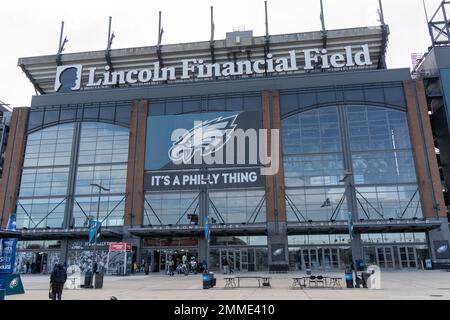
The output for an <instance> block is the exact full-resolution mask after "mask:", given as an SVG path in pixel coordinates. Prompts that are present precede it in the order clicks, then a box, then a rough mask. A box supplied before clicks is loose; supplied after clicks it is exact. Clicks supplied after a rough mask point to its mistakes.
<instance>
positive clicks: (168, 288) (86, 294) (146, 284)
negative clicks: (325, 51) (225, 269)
mask: <svg viewBox="0 0 450 320" xmlns="http://www.w3.org/2000/svg"><path fill="white" fill-rule="evenodd" d="M242 275H249V276H257V275H266V274H261V273H246V274H242ZM323 275H324V276H334V277H342V278H344V275H343V272H341V273H323ZM234 276H236V275H234ZM270 276H271V277H272V281H271V283H272V288H258V287H257V281H256V280H255V279H248V280H244V281H242V282H241V285H243V286H245V287H244V288H232V289H229V288H227V289H225V288H224V286H225V280H224V279H223V278H224V275H222V274H216V278H217V286H216V287H215V288H213V289H209V290H204V289H202V281H201V275H200V274H198V275H189V276H184V275H175V276H173V277H169V276H167V275H163V274H153V275H148V276H145V275H139V274H138V275H132V276H128V277H111V276H108V277H105V279H104V286H103V289H79V290H68V289H64V292H63V300H109V299H110V298H111V296H115V297H116V298H117V299H119V300H159V299H162V300H215V299H220V300H330V299H332V300H424V299H438V300H442V299H443V300H450V272H445V271H384V272H382V275H381V286H382V289H381V290H368V289H347V288H345V282H344V279H343V287H344V288H343V289H324V288H306V289H291V288H290V286H291V284H292V277H297V276H301V277H303V276H306V275H305V274H304V273H289V274H272V275H270ZM22 280H23V282H24V286H25V290H26V293H25V294H24V295H18V296H7V297H6V299H7V300H47V299H48V288H49V276H43V275H24V276H22Z"/></svg>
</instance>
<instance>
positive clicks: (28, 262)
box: [25, 261, 30, 273]
mask: <svg viewBox="0 0 450 320" xmlns="http://www.w3.org/2000/svg"><path fill="white" fill-rule="evenodd" d="M26 266H27V270H26V271H25V273H28V270H29V269H30V261H27V263H26Z"/></svg>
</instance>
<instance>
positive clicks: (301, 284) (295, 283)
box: [291, 277, 309, 289]
mask: <svg viewBox="0 0 450 320" xmlns="http://www.w3.org/2000/svg"><path fill="white" fill-rule="evenodd" d="M307 279H309V277H300V278H292V286H291V288H292V289H295V288H297V287H298V288H300V289H302V288H305V287H306V280H307Z"/></svg>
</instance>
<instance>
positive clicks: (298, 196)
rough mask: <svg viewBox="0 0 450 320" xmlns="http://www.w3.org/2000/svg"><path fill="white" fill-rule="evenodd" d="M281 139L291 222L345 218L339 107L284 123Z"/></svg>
mask: <svg viewBox="0 0 450 320" xmlns="http://www.w3.org/2000/svg"><path fill="white" fill-rule="evenodd" d="M282 139H283V148H284V170H285V181H286V182H285V183H286V197H287V199H286V208H287V218H288V221H299V220H300V221H304V220H313V221H325V220H330V219H331V218H334V219H335V220H339V219H340V218H345V212H346V208H347V204H346V202H344V203H343V204H342V206H340V207H339V208H340V210H339V209H338V204H339V203H340V200H341V199H342V197H343V195H344V192H345V188H344V185H343V182H341V181H340V180H341V178H342V172H343V171H344V169H343V168H344V162H343V155H342V151H341V150H342V144H341V137H340V125H339V120H338V110H337V108H336V107H332V108H322V109H318V110H313V111H309V112H304V113H301V114H297V115H294V116H291V117H289V118H287V119H285V120H283V126H282ZM324 203H325V204H326V205H324ZM333 213H335V217H332V216H333Z"/></svg>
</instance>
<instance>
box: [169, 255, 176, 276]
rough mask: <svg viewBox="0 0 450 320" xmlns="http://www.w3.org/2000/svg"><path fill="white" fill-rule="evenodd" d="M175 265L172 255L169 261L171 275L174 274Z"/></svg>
mask: <svg viewBox="0 0 450 320" xmlns="http://www.w3.org/2000/svg"><path fill="white" fill-rule="evenodd" d="M174 266H175V262H174V261H173V258H172V257H170V258H169V263H168V267H169V276H173V275H174Z"/></svg>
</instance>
